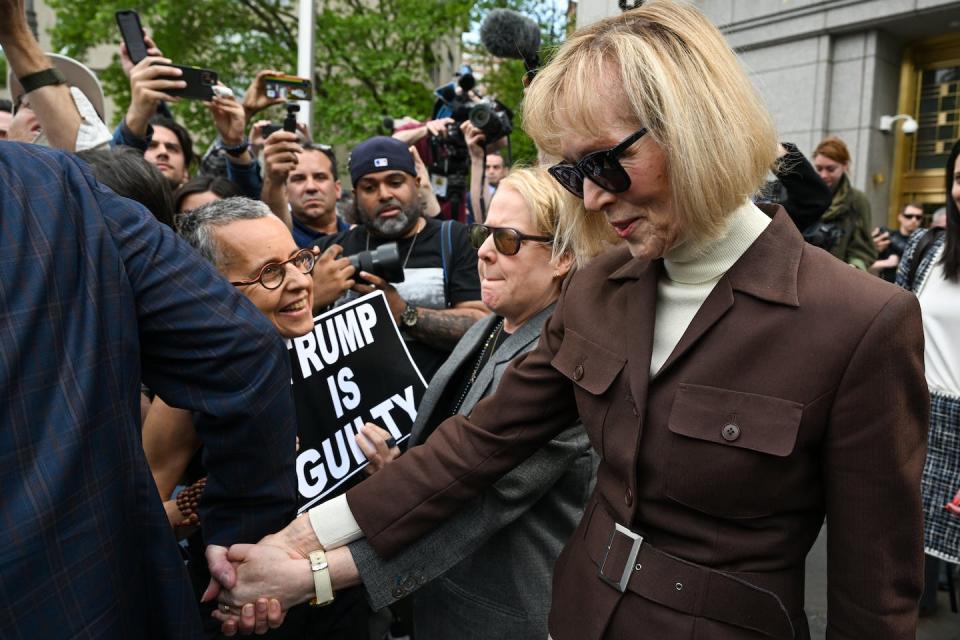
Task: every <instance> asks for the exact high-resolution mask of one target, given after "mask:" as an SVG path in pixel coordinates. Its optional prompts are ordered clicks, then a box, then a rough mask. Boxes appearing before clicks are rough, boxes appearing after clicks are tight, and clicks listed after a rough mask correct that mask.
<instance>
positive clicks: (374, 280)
mask: <svg viewBox="0 0 960 640" xmlns="http://www.w3.org/2000/svg"><path fill="white" fill-rule="evenodd" d="M358 275H359V277H360V279H361V280H362V281H363V282H364V283H370V284H357V285H356V286H354V287H353V289H354V290H355V291H357V292H358V293H370V292H371V291H375V290H376V289H381V290H382V291H383V292H384V294H386V296H387V304H388V305H389V306H390V313H392V314H393V320H394V321H395V322H396V323H397V326H398V327H401V328H403V329H404V331H406V332H407V333H408V334H410V336H411V337H412V338H416V339H417V340H419V341H421V342H425V343H427V344H431V345H433V346H436V347H439V348H442V349H450V350H452V349H453V347H454V346H456V344H457V342H459V341H460V338H462V337H463V334H465V333H466V332H467V329H469V328H470V327H472V326H473V323H475V322H476V321H477V320H479V319H480V318H482V317H483V316H485V315H487V314H488V313H490V310H489V309H487V307H486V306H485V305H484V304H483V303H482V302H480V301H479V300H466V301H464V302H459V303H457V304H455V305H453V307H452V308H450V309H427V308H426V307H417V324H415V325H414V326H413V327H410V328H404V327H403V324H402V323H401V322H400V315H401V314H402V313H403V310H404V309H406V308H407V301H406V300H404V299H403V297H402V296H401V295H400V293H399V292H398V291H397V290H396V289H395V288H394V286H393V285H392V284H390V283H389V282H387V281H386V280H384V279H383V278H378V277H377V276H375V275H373V274H372V273H367V272H366V271H361V272H360V273H359V274H358Z"/></svg>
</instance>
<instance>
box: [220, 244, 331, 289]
mask: <svg viewBox="0 0 960 640" xmlns="http://www.w3.org/2000/svg"><path fill="white" fill-rule="evenodd" d="M287 263H293V266H294V268H295V269H296V270H297V271H299V272H300V273H302V274H304V275H306V274H309V273H311V272H312V271H313V267H314V265H316V263H317V256H316V255H314V253H313V251H311V250H310V249H303V250H301V251H298V252H297V253H295V254H294V255H293V256H292V257H290V258H287V259H286V260H284V261H283V262H270V263H268V264H265V265H263V268H262V269H260V273H258V274H257V277H256V278H254V279H253V280H242V281H239V282H231V283H230V284H232V285H233V286H235V287H246V286H249V285H252V284H259V285H260V286H262V287H263V288H264V289H270V290H271V291H272V290H273V289H276V288H277V287H279V286H280V285H281V284H283V279H284V277H285V276H286V275H287V266H286V265H287Z"/></svg>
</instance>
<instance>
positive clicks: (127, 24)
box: [116, 10, 218, 101]
mask: <svg viewBox="0 0 960 640" xmlns="http://www.w3.org/2000/svg"><path fill="white" fill-rule="evenodd" d="M116 18H117V26H118V27H119V28H120V35H121V36H122V37H123V44H124V46H125V47H126V49H127V55H128V56H129V57H130V61H131V62H132V63H133V64H134V65H137V64H138V63H139V62H140V61H141V60H143V59H144V58H146V57H147V54H148V46H147V41H146V39H145V38H144V35H143V26H142V25H141V24H140V16H139V14H137V12H136V11H133V10H125V11H117V13H116ZM169 66H171V67H174V68H176V69H179V70H180V75H179V79H180V80H182V81H183V82H185V83H186V84H185V85H184V86H182V87H180V86H176V87H174V86H169V87H165V89H166V93H167V94H168V96H172V97H178V98H189V99H192V100H205V101H206V100H211V99H213V95H214V93H213V87H214V86H216V84H217V81H218V77H217V72H216V71H211V70H210V69H200V68H197V67H185V66H181V65H175V64H170V65H169ZM131 73H132V71H131ZM132 80H133V78H132V77H131V81H132Z"/></svg>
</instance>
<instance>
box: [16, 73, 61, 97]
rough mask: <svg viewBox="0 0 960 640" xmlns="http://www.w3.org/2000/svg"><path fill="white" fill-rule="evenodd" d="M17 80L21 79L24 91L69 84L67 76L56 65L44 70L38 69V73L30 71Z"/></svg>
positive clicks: (28, 91)
mask: <svg viewBox="0 0 960 640" xmlns="http://www.w3.org/2000/svg"><path fill="white" fill-rule="evenodd" d="M17 80H19V81H20V86H22V87H23V92H24V93H30V92H31V91H36V90H37V89H40V88H41V87H49V86H52V85H58V84H67V77H66V76H65V75H63V73H61V71H60V70H59V69H57V68H55V67H50V68H49V69H44V70H43V71H37V72H36V73H28V74H27V75H25V76H23V77H22V78H17Z"/></svg>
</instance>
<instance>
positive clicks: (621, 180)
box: [547, 127, 647, 198]
mask: <svg viewBox="0 0 960 640" xmlns="http://www.w3.org/2000/svg"><path fill="white" fill-rule="evenodd" d="M646 134H647V128H646V127H643V128H642V129H640V130H639V131H636V132H634V133H631V134H630V135H629V136H627V137H626V138H624V139H623V140H622V141H621V142H620V144H618V145H617V146H615V147H612V148H610V149H605V150H602V151H593V152H592V153H588V154H587V155H585V156H583V157H582V158H580V161H579V162H577V163H569V162H561V163H559V164H555V165H553V166H552V167H550V168H549V169H547V171H549V172H550V175H551V176H553V178H554V179H555V180H556V181H557V182H559V183H560V184H561V185H563V187H564V188H565V189H566V190H567V191H569V192H570V193H572V194H573V195H575V196H577V197H578V198H582V197H583V180H584V178H587V179H589V180H590V181H592V182H593V183H594V184H597V185H599V186H600V188H601V189H603V190H604V191H609V192H610V193H623V192H624V191H626V190H627V189H629V188H630V176H629V175H627V172H626V170H625V169H624V168H623V166H622V165H621V164H620V161H619V160H617V158H618V157H619V156H620V154H622V153H623V152H624V151H626V150H627V149H629V148H630V145H632V144H633V143H634V142H636V141H637V140H639V139H640V138H642V137H643V136H645V135H646Z"/></svg>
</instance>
